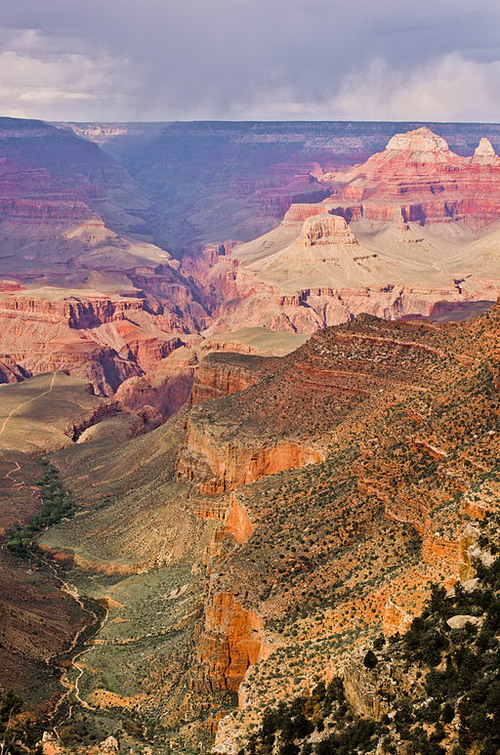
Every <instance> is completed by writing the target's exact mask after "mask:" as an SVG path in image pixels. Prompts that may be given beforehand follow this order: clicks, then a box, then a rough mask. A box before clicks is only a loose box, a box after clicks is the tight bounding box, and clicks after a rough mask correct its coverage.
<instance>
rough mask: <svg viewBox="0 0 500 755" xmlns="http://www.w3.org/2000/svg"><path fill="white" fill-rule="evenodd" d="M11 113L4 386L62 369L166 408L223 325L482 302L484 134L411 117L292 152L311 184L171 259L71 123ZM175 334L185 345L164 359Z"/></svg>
mask: <svg viewBox="0 0 500 755" xmlns="http://www.w3.org/2000/svg"><path fill="white" fill-rule="evenodd" d="M5 120H8V121H9V120H11V119H5ZM16 124H17V125H16ZM16 124H14V125H16V128H18V129H19V130H20V133H23V134H25V135H26V137H27V138H29V139H30V145H31V150H32V151H31V152H30V153H29V154H28V153H27V152H26V149H24V151H23V149H22V143H24V140H20V139H19V138H13V136H12V135H13V134H14V131H15V129H14V131H13V126H12V124H10V125H9V128H8V129H5V130H3V131H2V130H1V129H0V146H1V147H2V150H3V152H2V154H4V155H5V157H2V158H1V160H0V205H1V213H2V218H3V222H2V227H1V229H0V239H1V241H2V257H1V258H0V273H1V276H2V278H1V280H0V333H1V336H0V381H2V382H11V381H18V380H21V379H24V378H25V377H26V376H29V375H33V374H38V373H41V372H44V371H46V370H53V369H60V370H66V371H69V372H71V373H72V374H74V375H76V376H78V377H81V378H83V379H85V380H91V381H92V383H93V385H94V387H95V389H96V390H97V391H98V392H99V393H100V394H102V395H108V396H110V395H113V394H114V393H115V392H116V391H117V390H118V391H119V393H118V396H119V398H120V400H121V401H122V402H123V405H124V406H125V407H130V408H137V407H138V406H139V405H141V402H142V403H143V404H144V403H148V404H151V405H153V406H154V408H155V409H157V410H159V411H161V413H162V415H163V417H165V418H166V417H168V416H170V415H172V414H173V413H175V411H177V410H178V408H179V406H181V405H182V404H183V403H184V402H185V400H186V399H187V397H188V396H189V393H190V390H191V386H192V383H193V376H194V373H195V372H196V370H197V369H198V362H199V357H200V354H201V355H203V354H204V353H205V354H206V353H208V352H209V351H211V350H219V351H221V350H222V351H227V350H237V351H246V350H248V349H247V346H246V345H245V343H244V342H243V343H242V342H238V341H234V340H233V341H232V342H230V341H229V342H228V340H227V339H226V340H225V341H224V342H221V341H219V340H218V336H219V334H221V333H227V332H231V331H235V330H239V329H241V328H242V327H249V326H250V327H264V328H265V329H267V330H270V331H272V332H276V333H279V332H285V333H289V334H291V335H292V334H294V333H299V334H301V333H302V334H311V333H313V332H314V331H315V330H317V329H318V328H321V327H325V326H328V325H331V324H336V323H340V322H345V321H346V320H348V319H349V318H351V317H352V316H353V315H356V314H359V313H361V312H369V313H371V314H375V315H377V316H381V317H384V318H387V319H400V318H407V317H431V318H436V317H445V318H446V317H467V316H470V315H472V314H474V313H475V312H479V311H482V309H484V307H485V306H486V305H487V303H488V302H489V301H494V300H495V299H496V297H497V294H498V281H499V278H500V271H499V262H498V260H499V256H498V244H499V234H500V231H499V227H500V226H499V225H498V224H499V223H500V220H499V219H498V207H499V192H500V189H499V186H500V181H499V177H500V159H499V158H498V157H497V155H496V154H495V152H494V150H493V147H492V146H491V144H490V142H489V141H488V140H487V139H484V138H483V139H482V140H481V142H480V144H479V145H478V147H477V149H476V151H475V153H474V155H473V156H471V157H461V156H459V155H457V154H455V153H453V152H452V151H451V150H450V149H449V148H448V146H447V144H446V142H445V140H444V139H443V138H442V137H440V136H437V135H436V134H433V133H432V132H431V131H430V130H429V129H427V128H420V129H417V130H415V131H410V132H408V133H406V134H397V135H395V136H393V137H392V138H391V139H390V140H389V143H388V145H387V147H386V149H385V150H383V151H382V152H379V153H377V154H375V155H372V156H371V157H369V158H368V160H366V162H364V163H362V164H360V165H357V166H354V167H350V168H347V169H346V167H345V164H344V165H343V166H341V168H337V169H334V170H333V169H332V170H330V169H327V170H325V169H323V168H322V167H321V166H320V165H319V163H314V164H313V163H311V164H309V163H307V164H306V163H300V162H297V164H296V166H295V171H296V176H297V186H299V185H302V184H301V181H302V182H303V181H304V180H305V179H304V176H309V177H310V180H312V179H314V181H313V184H311V186H313V187H316V188H315V190H316V191H320V192H322V193H321V195H318V196H317V197H315V196H313V195H312V194H311V193H309V194H308V195H307V197H306V199H307V201H302V199H303V197H304V196H305V195H302V194H300V191H298V193H297V192H294V191H293V186H291V187H290V186H288V183H287V182H288V181H289V180H290V179H289V177H288V178H287V181H286V182H285V185H284V186H283V187H281V188H279V189H276V197H277V199H276V201H278V200H279V202H278V203H281V204H280V209H279V213H282V212H284V211H285V210H286V209H287V208H289V209H288V210H287V212H286V215H285V217H284V219H283V221H282V222H281V223H280V224H279V225H278V227H276V228H275V229H274V230H272V231H270V232H269V233H267V234H266V235H265V236H263V237H259V238H257V239H254V240H253V241H250V242H248V243H246V244H238V243H237V242H235V241H232V242H225V243H223V244H212V245H209V246H207V247H205V248H204V250H203V251H202V253H201V254H194V253H193V255H192V256H191V255H190V254H189V255H185V256H184V257H183V258H182V261H181V262H179V261H178V260H176V259H174V258H173V257H172V256H171V255H169V254H168V253H167V252H165V251H164V250H163V249H161V248H159V247H158V246H156V245H155V244H154V243H152V242H151V241H149V240H147V241H146V240H145V239H146V238H147V228H146V227H145V225H144V223H143V225H142V226H141V227H140V230H141V236H140V237H138V236H137V233H136V232H137V230H138V227H137V224H138V223H139V220H138V219H137V218H138V217H143V216H145V214H147V212H148V204H147V200H146V199H145V196H144V195H143V194H142V193H141V190H140V188H139V187H138V186H137V185H136V184H135V183H134V181H133V180H132V179H131V178H130V176H129V175H128V174H127V173H126V171H124V169H123V168H121V167H120V166H119V165H118V164H117V163H116V162H115V161H114V160H113V159H112V158H111V157H110V156H109V155H107V154H106V153H104V152H103V151H102V150H101V149H99V148H98V147H97V146H96V145H95V144H91V143H90V142H85V141H84V140H82V139H77V138H76V137H75V136H74V135H73V133H72V132H71V131H62V130H61V129H57V128H55V127H53V126H48V125H47V124H41V123H39V122H29V121H20V122H19V123H17V121H16ZM89 128H90V127H89ZM95 128H96V129H97V131H96V130H95V129H92V128H90V131H89V134H90V136H92V134H94V131H95V134H97V136H99V134H100V135H101V136H102V137H103V138H107V137H108V136H109V135H110V134H111V135H112V134H114V135H115V136H116V135H117V134H119V133H120V127H119V126H116V128H115V127H113V128H111V127H110V128H111V131H110V134H107V131H106V129H105V132H106V133H104V135H103V133H102V128H101V127H98V126H96V127H95ZM99 129H100V130H99ZM108 131H109V129H108ZM122 131H123V129H122ZM115 132H116V133H115ZM16 133H17V132H16ZM82 133H83V132H82ZM85 133H86V132H85ZM106 134H107V136H106ZM96 138H97V137H96ZM99 138H100V137H99ZM42 143H43V144H44V145H45V147H44V150H41V149H40V144H42ZM20 145H21V146H20ZM49 147H50V148H49ZM353 149H354V147H353ZM353 154H354V153H353ZM61 155H62V156H63V158H64V159H61ZM82 164H83V165H87V166H88V171H89V172H88V173H87V174H85V173H84V172H82V170H81V166H82ZM285 167H286V171H287V176H289V175H290V173H289V171H290V169H291V166H290V165H287V166H281V168H280V166H279V165H278V164H277V165H276V166H275V168H273V170H274V169H275V170H276V171H278V173H279V171H280V170H285ZM330 167H332V166H330ZM271 172H272V171H271ZM292 172H293V171H292ZM270 175H271V174H270ZM276 175H277V174H276ZM311 177H312V178H311ZM272 179H273V181H275V180H276V181H277V185H279V186H281V184H280V182H279V181H278V180H277V178H276V176H275V175H274V173H273V174H272ZM242 180H243V179H242ZM271 183H272V182H271ZM292 183H293V181H292ZM287 187H288V188H287ZM254 188H255V187H254ZM266 191H267V192H268V193H269V190H268V189H266ZM266 196H267V194H266ZM322 197H325V198H323V199H322ZM311 199H313V200H315V199H322V201H320V202H316V203H311V202H310V200H311ZM297 200H300V201H299V202H298V203H294V202H297ZM266 201H270V202H272V201H274V200H272V192H271V194H269V196H268V198H267V199H266ZM291 202H292V204H291V206H290V203H291ZM126 208H128V209H126ZM276 212H278V210H276ZM134 218H135V220H134ZM141 222H143V221H141ZM134 224H135V225H134ZM207 337H208V341H209V342H210V343H207ZM203 344H204V345H203ZM200 345H201V351H200V348H199V347H200ZM180 347H183V348H184V347H187V349H188V350H190V349H192V348H195V349H196V353H193V352H189V356H188V355H186V354H185V352H183V353H182V356H181V358H179V359H177V358H176V359H174V360H173V361H172V360H170V361H169V359H168V357H169V356H170V354H171V353H172V352H175V351H176V350H178V349H179V348H180ZM277 348H278V350H277V351H274V353H282V352H280V351H279V347H277ZM253 351H254V353H273V352H272V351H271V352H269V351H264V352H263V351H259V350H258V349H256V350H255V349H254V350H253ZM122 385H123V387H121V386H122Z"/></svg>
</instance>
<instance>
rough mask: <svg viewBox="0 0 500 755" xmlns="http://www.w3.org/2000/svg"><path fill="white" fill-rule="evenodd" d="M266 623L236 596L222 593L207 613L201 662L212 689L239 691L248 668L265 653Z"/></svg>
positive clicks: (212, 602)
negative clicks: (204, 666)
mask: <svg viewBox="0 0 500 755" xmlns="http://www.w3.org/2000/svg"><path fill="white" fill-rule="evenodd" d="M262 628H263V625H262V620H261V619H260V618H259V616H258V615H257V614H256V612H255V611H248V610H245V609H244V608H243V606H242V605H241V604H240V603H239V602H238V600H236V599H235V597H234V596H233V595H230V594H223V593H218V594H216V595H215V596H214V597H213V599H212V600H211V601H210V602H209V604H208V606H207V608H206V610H205V627H204V632H203V635H202V638H201V641H200V659H201V662H202V663H204V664H205V665H206V668H207V675H208V679H209V681H210V685H211V688H212V689H215V690H217V689H229V690H232V691H234V692H236V691H237V690H238V688H239V686H240V683H241V681H242V679H243V677H244V676H245V673H246V671H247V669H248V668H249V667H250V666H251V665H252V664H253V663H255V662H256V661H257V660H258V659H259V657H260V655H261V651H262V647H263V640H262V636H261V632H262Z"/></svg>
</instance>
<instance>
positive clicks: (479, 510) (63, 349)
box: [0, 118, 500, 755]
mask: <svg viewBox="0 0 500 755" xmlns="http://www.w3.org/2000/svg"><path fill="white" fill-rule="evenodd" d="M498 151H500V128H499V127H498V126H495V125H488V124H479V125H475V124H428V125H423V124H382V123H381V124H378V123H373V124H347V123H346V124H327V123H324V124H321V123H318V124H307V123H303V124H299V123H296V124H273V123H269V124H252V123H249V124H229V123H228V124H217V123H205V124H187V123H186V124H131V125H130V124H44V123H42V122H38V121H22V120H20V119H8V118H4V119H0V217H1V221H2V222H1V223H0V474H1V475H2V484H3V487H2V490H1V492H0V500H1V503H2V507H1V522H0V524H1V530H0V539H1V540H2V542H4V541H5V542H9V538H12V533H13V532H14V537H15V533H16V532H20V533H22V532H24V531H25V528H28V529H29V527H30V526H31V525H30V523H32V522H33V521H36V518H37V517H39V516H40V512H41V511H42V506H43V485H44V483H43V479H44V478H43V476H42V472H41V471H40V467H39V465H38V464H37V463H36V459H40V457H43V458H44V459H45V461H44V462H43V464H45V465H47V464H48V465H50V469H53V470H54V475H57V480H58V484H60V486H61V491H63V492H62V493H61V495H68V496H70V497H71V501H72V502H73V503H72V509H71V512H69V513H68V515H67V516H66V515H65V516H61V517H59V518H58V519H57V521H53V522H51V523H50V526H43V527H41V528H40V529H39V530H37V533H36V537H35V536H33V537H31V535H30V537H31V540H30V544H29V547H28V554H29V556H28V560H27V561H25V562H24V563H23V562H22V561H21V560H20V559H19V558H16V556H15V554H13V553H12V552H9V551H8V549H7V550H5V549H4V550H2V551H1V560H2V563H1V564H0V581H1V584H0V617H1V624H0V644H1V648H0V649H1V655H2V663H3V665H4V668H5V669H6V680H5V681H2V688H0V691H2V689H5V688H7V686H8V687H9V688H14V689H15V690H17V691H18V692H19V693H20V694H21V696H22V697H23V698H24V700H25V705H26V709H27V712H26V714H25V715H26V716H28V717H29V715H31V716H32V717H33V719H34V721H35V723H36V725H37V726H39V725H42V726H43V728H45V729H46V735H45V736H44V737H43V740H42V739H41V734H42V732H40V740H41V747H42V751H43V752H44V755H56V753H61V754H63V753H64V755H69V754H70V753H71V755H90V754H91V753H92V755H93V754H94V753H96V754H97V753H104V752H110V751H113V748H114V750H115V751H116V747H115V744H114V741H116V742H117V743H118V744H117V746H120V747H121V748H122V750H123V751H124V752H127V753H139V752H147V751H148V750H147V748H149V752H150V753H155V754H156V753H158V755H161V754H162V753H165V755H167V753H170V752H173V751H177V752H181V753H186V755H190V754H193V755H194V753H199V752H206V753H208V752H213V753H219V755H239V753H240V752H246V750H245V748H247V747H250V746H251V744H250V743H251V736H252V731H255V730H257V728H258V727H259V726H260V725H261V724H262V721H263V716H264V712H265V711H266V710H267V709H269V708H270V707H272V706H273V705H275V704H276V702H277V701H280V700H282V701H284V703H287V704H288V703H289V702H290V701H292V700H293V699H295V698H296V697H297V695H303V694H309V693H311V691H312V690H313V689H314V688H315V687H316V686H317V685H318V684H320V683H325V684H329V683H330V682H331V680H332V679H334V678H336V677H338V676H339V675H340V676H341V677H342V678H343V679H344V686H345V690H346V695H347V698H348V699H349V705H350V706H351V708H352V710H353V711H358V712H359V711H361V712H362V714H363V715H364V716H367V717H368V718H372V717H373V718H374V719H376V718H377V716H379V713H380V711H379V710H378V708H377V709H376V707H377V705H376V703H375V702H374V700H373V694H372V692H370V691H369V690H368V691H367V690H366V689H365V688H364V685H365V682H366V679H365V676H364V672H360V670H359V664H358V661H357V660H356V659H358V660H359V657H361V656H363V654H364V653H365V652H366V650H367V648H369V647H371V645H372V644H373V642H375V640H376V639H377V638H379V637H380V636H383V637H386V638H390V637H394V636H397V635H398V634H403V633H405V632H406V631H407V630H408V629H409V628H410V627H411V626H412V622H413V620H414V618H415V617H418V616H419V615H420V613H421V612H422V610H424V606H425V605H426V601H428V600H429V598H430V597H431V595H432V585H441V586H442V587H443V588H444V589H446V590H450V589H452V588H456V586H457V585H458V584H459V583H461V582H463V583H467V582H468V581H469V580H470V579H472V578H474V577H475V576H476V573H477V572H478V560H479V561H481V559H482V562H486V561H488V559H490V561H491V554H489V553H488V552H487V551H486V550H485V546H484V542H483V541H484V535H483V534H482V533H483V530H484V528H488V527H489V523H490V522H492V521H493V518H494V516H495V514H496V512H497V510H498V500H499V492H500V491H499V484H498V470H497V459H498V454H499V450H500V449H499V446H498V410H499V406H498V388H499V373H498V369H499V364H498V354H499V351H498V343H499V336H500V324H499V323H500V320H499V312H500V309H499V307H500V304H499V303H498V302H497V303H495V302H496V300H497V298H498V295H499V287H500V266H499V260H500V257H499V246H500V209H499V208H500V158H499V157H498V156H497V154H496V152H498ZM217 166H218V168H217V169H215V168H216V167H217ZM44 468H48V467H44ZM41 480H42V482H41ZM23 528H24V529H23ZM30 532H31V531H30ZM20 537H21V535H20ZM28 539H29V538H28ZM490 565H491V564H490ZM61 587H63V589H61ZM456 589H458V588H456ZM88 607H90V608H88ZM91 615H92V616H93V617H94V619H93V621H92V622H90V623H89V617H90V616H91ZM97 618H99V620H98V621H97ZM80 637H81V640H80ZM353 664H354V666H353ZM356 664H357V665H356ZM40 722H42V723H40ZM111 740H114V741H111ZM99 743H101V744H99Z"/></svg>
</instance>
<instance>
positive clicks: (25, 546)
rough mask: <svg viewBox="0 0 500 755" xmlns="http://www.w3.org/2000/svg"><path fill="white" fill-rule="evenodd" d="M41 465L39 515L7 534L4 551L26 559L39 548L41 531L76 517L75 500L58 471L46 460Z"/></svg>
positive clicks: (12, 526)
mask: <svg viewBox="0 0 500 755" xmlns="http://www.w3.org/2000/svg"><path fill="white" fill-rule="evenodd" d="M39 463H40V466H41V467H42V469H43V476H42V477H41V478H40V479H39V481H38V486H39V487H40V491H41V494H42V507H41V509H40V513H39V514H37V515H36V516H34V517H32V518H31V519H30V520H29V522H27V523H26V524H23V525H21V524H14V525H11V526H10V527H9V528H8V529H7V531H6V533H5V540H4V544H3V547H4V548H5V550H6V551H9V553H12V554H13V555H15V556H19V557H20V558H26V557H27V556H28V555H29V553H30V552H32V551H33V549H34V548H36V543H35V538H36V536H37V535H38V534H39V533H40V532H41V531H42V530H44V529H46V528H47V527H50V526H51V525H54V524H58V523H59V522H60V521H61V519H63V517H67V516H70V515H71V514H72V513H73V499H72V496H71V494H70V493H69V492H68V491H66V490H64V489H63V487H62V485H61V482H60V479H59V473H58V471H57V469H56V468H55V467H54V466H52V464H50V463H49V461H48V460H47V459H41V460H40V462H39Z"/></svg>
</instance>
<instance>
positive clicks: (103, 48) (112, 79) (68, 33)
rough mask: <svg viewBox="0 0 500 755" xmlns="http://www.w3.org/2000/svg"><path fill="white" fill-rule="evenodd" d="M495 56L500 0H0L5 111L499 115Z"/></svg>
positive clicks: (83, 115) (1, 106) (172, 115)
mask: <svg viewBox="0 0 500 755" xmlns="http://www.w3.org/2000/svg"><path fill="white" fill-rule="evenodd" d="M5 4H6V3H3V5H5ZM499 66H500V4H499V3H498V0H420V3H419V4H417V3H408V2H404V0H377V2H373V0H350V2H345V0H128V2H124V0H86V2H85V3H79V2H77V0H16V2H12V3H11V2H10V1H9V3H8V7H7V8H2V9H1V10H0V111H1V112H3V113H4V114H11V115H22V116H27V117H41V118H45V119H54V120H55V119H62V120H65V119H68V120H70V119H71V120H77V119H80V120H92V119H102V120H126V119H129V120H133V119H135V120H148V119H158V120H172V119H183V118H242V119H243V118H306V119H307V118H325V119H334V118H351V117H352V118H375V119H377V118H378V119H384V118H391V119H414V118H420V119H442V120H447V119H454V120H468V119H470V120H500V96H499V94H500V91H499V81H500V75H499V74H500V68H499Z"/></svg>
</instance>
